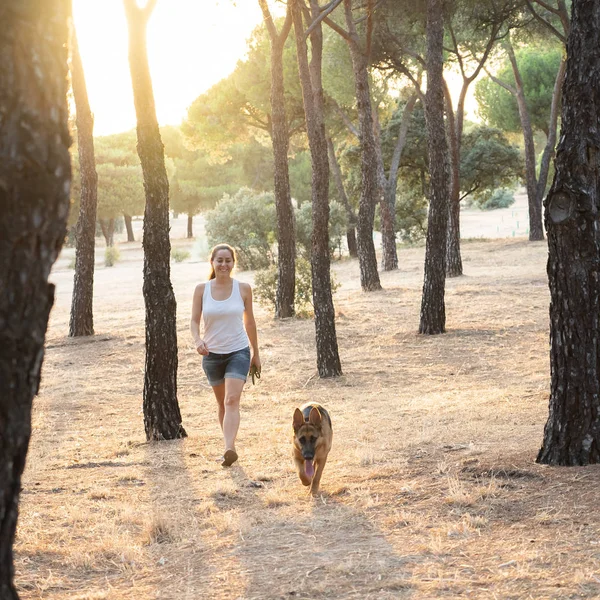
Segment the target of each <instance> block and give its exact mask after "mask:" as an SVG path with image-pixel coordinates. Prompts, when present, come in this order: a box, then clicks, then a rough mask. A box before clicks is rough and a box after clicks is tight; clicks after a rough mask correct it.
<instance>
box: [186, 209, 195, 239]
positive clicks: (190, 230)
mask: <svg viewBox="0 0 600 600" xmlns="http://www.w3.org/2000/svg"><path fill="white" fill-rule="evenodd" d="M193 237H194V215H193V214H191V213H190V214H188V216H187V238H188V240H191V239H192V238H193Z"/></svg>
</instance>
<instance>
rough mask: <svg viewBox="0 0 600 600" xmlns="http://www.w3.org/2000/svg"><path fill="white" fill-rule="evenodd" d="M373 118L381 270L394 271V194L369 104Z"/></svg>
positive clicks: (374, 112) (378, 128)
mask: <svg viewBox="0 0 600 600" xmlns="http://www.w3.org/2000/svg"><path fill="white" fill-rule="evenodd" d="M371 107H372V112H371V114H372V117H373V136H374V141H375V160H376V161H377V178H378V180H379V193H378V196H379V211H380V215H381V269H382V271H394V270H396V269H397V268H398V250H397V248H396V214H395V207H396V194H395V193H394V195H393V197H392V196H391V195H390V194H389V193H388V180H387V178H386V176H385V167H384V164H383V151H382V149H381V125H380V123H379V114H378V112H377V107H376V106H375V105H374V104H373V103H372V102H371Z"/></svg>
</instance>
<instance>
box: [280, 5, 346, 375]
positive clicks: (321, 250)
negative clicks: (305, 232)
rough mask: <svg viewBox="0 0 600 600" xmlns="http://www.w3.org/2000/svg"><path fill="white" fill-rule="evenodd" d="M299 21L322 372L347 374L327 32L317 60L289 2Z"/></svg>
mask: <svg viewBox="0 0 600 600" xmlns="http://www.w3.org/2000/svg"><path fill="white" fill-rule="evenodd" d="M289 1H290V4H291V11H292V17H293V23H294V33H295V38H296V49H297V56H298V72H299V75H300V85H301V87H302V99H303V102H304V112H305V116H306V129H307V134H308V143H309V147H310V156H311V164H312V226H313V231H312V246H311V267H312V288H313V306H314V310H315V333H316V346H317V369H318V371H319V376H320V377H337V376H339V375H341V374H342V366H341V362H340V357H339V352H338V345H337V335H336V330H335V309H334V306H333V297H332V292H331V264H330V257H329V162H328V158H327V140H326V136H325V120H324V108H323V105H324V102H323V87H322V83H321V60H322V50H323V34H322V29H321V27H320V26H319V27H316V28H315V29H314V30H313V31H312V33H311V34H310V40H311V50H312V53H311V62H310V65H309V62H308V49H307V46H306V41H305V37H304V26H303V20H302V12H301V7H300V2H299V0H289ZM311 6H312V10H313V17H315V16H316V15H318V14H319V7H318V4H317V3H316V2H311Z"/></svg>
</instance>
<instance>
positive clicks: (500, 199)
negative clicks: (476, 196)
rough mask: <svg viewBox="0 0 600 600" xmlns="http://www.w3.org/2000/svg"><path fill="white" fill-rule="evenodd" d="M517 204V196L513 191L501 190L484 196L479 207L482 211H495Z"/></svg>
mask: <svg viewBox="0 0 600 600" xmlns="http://www.w3.org/2000/svg"><path fill="white" fill-rule="evenodd" d="M514 203H515V194H514V192H513V191H512V190H509V189H506V188H500V189H497V190H494V193H493V194H490V195H489V196H484V197H483V198H482V199H481V200H480V201H479V202H478V203H477V205H478V206H479V208H481V210H494V209H496V208H508V207H509V206H512V205H513V204H514Z"/></svg>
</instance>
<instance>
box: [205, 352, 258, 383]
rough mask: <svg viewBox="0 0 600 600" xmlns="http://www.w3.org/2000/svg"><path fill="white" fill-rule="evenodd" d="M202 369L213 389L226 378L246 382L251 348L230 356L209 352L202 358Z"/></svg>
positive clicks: (232, 353)
mask: <svg viewBox="0 0 600 600" xmlns="http://www.w3.org/2000/svg"><path fill="white" fill-rule="evenodd" d="M202 368H203V369H204V372H205V373H206V377H208V383H210V385H211V386H213V387H214V386H216V385H221V384H222V383H223V382H224V381H225V379H226V378H230V379H241V380H242V381H246V377H247V376H248V371H249V370H250V347H249V346H246V347H245V348H243V349H242V350H236V351H235V352H230V353H229V354H215V353H214V352H209V353H208V354H207V355H206V356H203V357H202Z"/></svg>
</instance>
